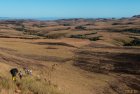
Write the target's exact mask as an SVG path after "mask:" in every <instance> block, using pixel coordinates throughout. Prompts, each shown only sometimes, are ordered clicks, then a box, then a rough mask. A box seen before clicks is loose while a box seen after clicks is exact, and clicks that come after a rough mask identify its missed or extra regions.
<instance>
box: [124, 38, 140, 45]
mask: <svg viewBox="0 0 140 94" xmlns="http://www.w3.org/2000/svg"><path fill="white" fill-rule="evenodd" d="M124 46H140V39H138V38H135V39H134V40H132V41H131V42H129V43H124Z"/></svg>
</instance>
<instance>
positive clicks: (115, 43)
mask: <svg viewBox="0 0 140 94" xmlns="http://www.w3.org/2000/svg"><path fill="white" fill-rule="evenodd" d="M23 67H28V68H30V69H32V71H33V74H32V76H26V75H25V76H24V77H23V79H21V80H20V79H19V78H18V76H17V81H16V82H13V81H12V77H11V74H10V72H9V71H10V69H11V68H18V69H19V70H21V71H23ZM0 94H140V15H135V16H133V17H130V18H119V19H115V18H97V19H82V18H77V19H60V20H48V21H40V20H31V19H29V20H27V19H26V20H20V19H19V20H16V19H15V20H0Z"/></svg>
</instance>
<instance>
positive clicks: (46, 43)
mask: <svg viewBox="0 0 140 94" xmlns="http://www.w3.org/2000/svg"><path fill="white" fill-rule="evenodd" d="M34 44H38V45H50V46H66V47H74V48H77V47H75V46H73V45H70V44H67V43H63V42H37V43H34Z"/></svg>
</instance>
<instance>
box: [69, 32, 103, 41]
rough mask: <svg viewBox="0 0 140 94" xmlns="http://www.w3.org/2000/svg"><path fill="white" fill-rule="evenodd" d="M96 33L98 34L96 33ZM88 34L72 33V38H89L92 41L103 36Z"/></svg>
mask: <svg viewBox="0 0 140 94" xmlns="http://www.w3.org/2000/svg"><path fill="white" fill-rule="evenodd" d="M94 34H96V33H94ZM87 35H89V34H84V35H80V34H79V35H71V36H70V38H79V39H89V40H90V41H97V40H100V38H101V37H102V36H95V37H91V38H88V37H87Z"/></svg>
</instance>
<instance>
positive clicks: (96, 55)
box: [74, 50, 140, 74]
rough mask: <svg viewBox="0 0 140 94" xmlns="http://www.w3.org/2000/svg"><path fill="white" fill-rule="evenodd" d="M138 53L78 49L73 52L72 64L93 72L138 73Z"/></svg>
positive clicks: (139, 65)
mask: <svg viewBox="0 0 140 94" xmlns="http://www.w3.org/2000/svg"><path fill="white" fill-rule="evenodd" d="M139 57H140V54H138V53H137V54H135V53H123V52H122V53H113V52H96V51H90V50H79V51H77V52H75V59H74V65H76V66H78V67H80V68H82V69H85V70H88V71H93V72H105V71H110V72H117V73H120V72H122V73H128V74H140V58H139Z"/></svg>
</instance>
